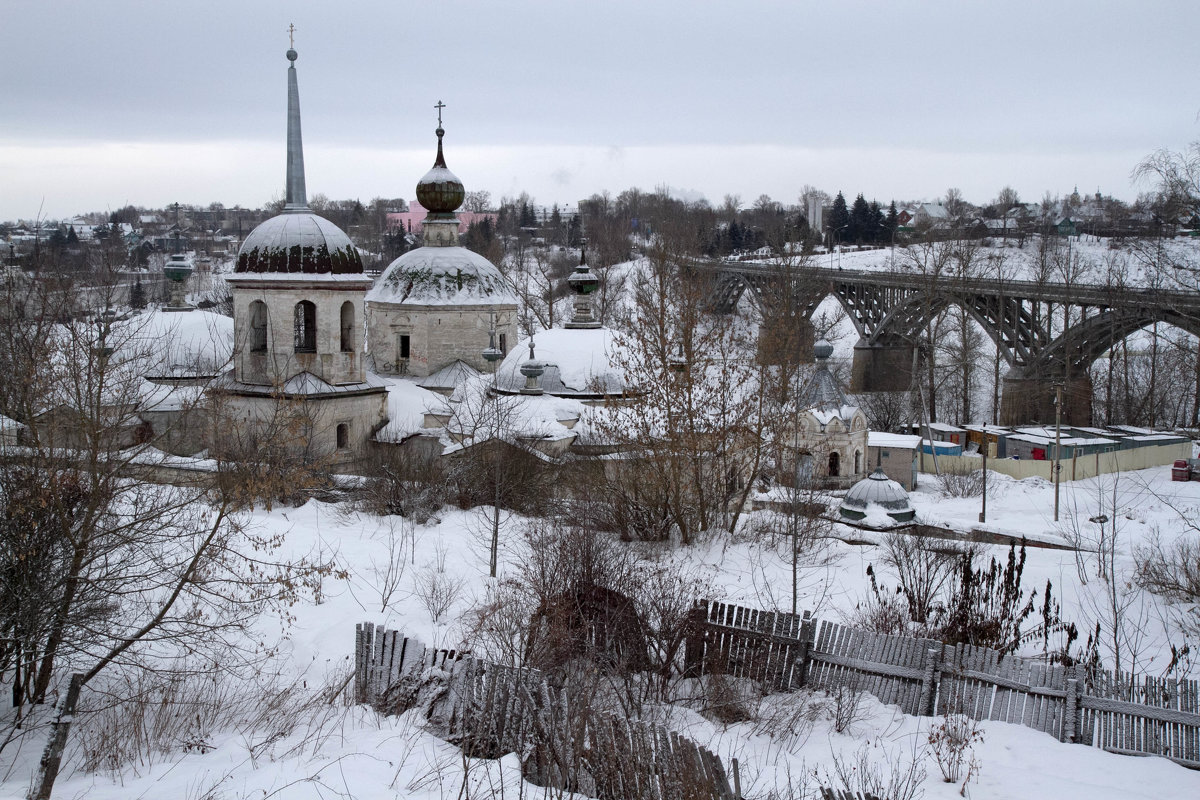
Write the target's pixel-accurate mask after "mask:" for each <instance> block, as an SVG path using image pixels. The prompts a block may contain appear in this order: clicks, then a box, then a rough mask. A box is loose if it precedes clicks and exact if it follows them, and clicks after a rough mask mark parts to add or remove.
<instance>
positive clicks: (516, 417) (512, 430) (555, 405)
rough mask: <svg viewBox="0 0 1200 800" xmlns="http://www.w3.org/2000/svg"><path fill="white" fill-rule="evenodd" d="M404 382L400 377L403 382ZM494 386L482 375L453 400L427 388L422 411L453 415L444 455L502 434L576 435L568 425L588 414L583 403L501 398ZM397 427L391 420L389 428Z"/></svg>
mask: <svg viewBox="0 0 1200 800" xmlns="http://www.w3.org/2000/svg"><path fill="white" fill-rule="evenodd" d="M402 381H403V379H396V382H397V383H400V382H402ZM491 382H492V381H491V376H490V375H479V376H478V377H476V378H475V379H473V380H470V381H468V382H466V383H464V384H462V385H460V386H459V387H458V388H457V389H456V390H455V393H454V395H453V396H452V397H450V398H446V397H443V396H441V395H438V394H435V393H433V392H430V391H428V390H425V389H422V390H421V391H423V392H425V394H426V395H427V396H428V397H431V398H433V399H432V401H430V402H429V403H427V404H426V405H424V407H423V408H422V410H421V414H422V415H424V414H425V413H426V412H428V413H435V414H439V415H445V416H447V417H449V419H448V421H447V422H446V425H445V428H444V433H445V434H448V436H443V439H444V445H445V447H446V448H447V449H446V450H444V451H443V452H450V451H452V450H453V449H454V448H455V446H456V445H459V444H469V443H471V442H480V441H484V440H486V439H490V438H495V437H497V436H499V438H502V439H506V440H509V439H531V438H533V439H551V440H553V439H567V438H574V437H575V433H574V432H573V431H572V430H571V429H570V428H569V427H568V425H572V426H573V425H574V424H575V422H576V420H579V419H580V418H581V417H583V415H584V413H585V411H586V410H587V406H585V405H584V404H583V403H581V402H580V401H578V400H574V399H571V398H567V397H555V396H553V395H549V394H542V395H502V396H499V397H497V396H496V395H493V394H492V393H491V391H490V389H491ZM418 388H419V387H418ZM391 427H392V423H390V422H389V424H388V427H387V428H385V430H387V429H389V428H391ZM414 430H415V429H414ZM410 432H411V431H410ZM380 438H381V439H382V438H383V437H382V436H381V437H380ZM389 441H390V440H389ZM397 441H398V440H397Z"/></svg>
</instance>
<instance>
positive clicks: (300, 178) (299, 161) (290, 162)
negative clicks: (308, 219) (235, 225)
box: [283, 25, 308, 211]
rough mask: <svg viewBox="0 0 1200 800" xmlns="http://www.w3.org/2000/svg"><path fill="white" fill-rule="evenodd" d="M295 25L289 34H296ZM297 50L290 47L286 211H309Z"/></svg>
mask: <svg viewBox="0 0 1200 800" xmlns="http://www.w3.org/2000/svg"><path fill="white" fill-rule="evenodd" d="M295 30H296V28H295V26H294V25H292V26H289V27H288V35H289V36H291V35H292V34H294V32H295ZM296 58H297V56H296V51H295V50H294V49H292V48H289V49H288V51H287V59H288V61H290V62H291V65H290V66H289V67H288V123H287V124H288V128H287V186H286V197H285V204H284V207H283V210H284V211H307V210H308V195H307V194H306V192H305V190H304V146H303V145H302V144H301V142H300V89H299V87H298V86H297V84H296Z"/></svg>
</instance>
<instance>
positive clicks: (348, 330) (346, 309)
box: [342, 300, 354, 353]
mask: <svg viewBox="0 0 1200 800" xmlns="http://www.w3.org/2000/svg"><path fill="white" fill-rule="evenodd" d="M342 352H343V353H353V352H354V303H351V302H350V301H349V300H347V301H346V302H344V303H342Z"/></svg>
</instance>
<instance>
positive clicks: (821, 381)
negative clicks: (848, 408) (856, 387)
mask: <svg viewBox="0 0 1200 800" xmlns="http://www.w3.org/2000/svg"><path fill="white" fill-rule="evenodd" d="M832 355H833V345H831V344H830V343H829V342H827V341H826V340H824V339H821V340H820V341H818V342H817V343H816V344H814V345H813V358H814V359H815V360H816V362H817V365H816V369H814V370H813V373H812V376H811V377H810V378H809V379H808V382H807V383H806V384H805V385H804V386H803V388H802V389H801V391H800V397H799V405H800V407H802V408H816V409H826V408H835V409H840V408H841V407H842V406H844V405H846V396H845V395H844V394H842V389H841V387H840V386H838V382H837V379H836V378H834V377H833V373H832V372H830V371H829V358H830V356H832Z"/></svg>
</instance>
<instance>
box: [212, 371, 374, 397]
mask: <svg viewBox="0 0 1200 800" xmlns="http://www.w3.org/2000/svg"><path fill="white" fill-rule="evenodd" d="M233 375H234V372H233V370H229V371H228V372H226V373H224V374H223V375H220V376H218V377H217V378H216V380H214V381H213V386H214V387H216V388H219V389H225V390H229V391H237V392H253V393H263V392H270V393H275V392H276V391H278V392H281V393H283V394H285V395H300V396H313V395H330V394H353V393H355V392H361V391H364V390H370V389H381V388H384V387H385V386H386V385H387V384H386V383H385V382H384V379H383V378H381V377H379V376H378V375H376V374H375V373H373V372H370V371H367V372H365V373H364V374H363V381H362V382H361V383H339V384H332V383H329V382H328V381H326V380H324V379H323V378H320V377H318V376H316V375H314V374H312V373H311V372H300V373H298V374H296V375H293V376H292V377H290V378H288V379H287V380H286V381H284V382H283V384H282V385H281V386H263V385H260V384H250V383H242V382H241V381H238V380H237V379H236V378H234V377H233Z"/></svg>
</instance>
